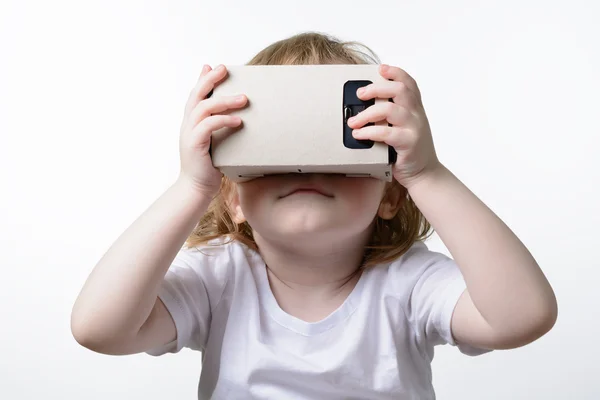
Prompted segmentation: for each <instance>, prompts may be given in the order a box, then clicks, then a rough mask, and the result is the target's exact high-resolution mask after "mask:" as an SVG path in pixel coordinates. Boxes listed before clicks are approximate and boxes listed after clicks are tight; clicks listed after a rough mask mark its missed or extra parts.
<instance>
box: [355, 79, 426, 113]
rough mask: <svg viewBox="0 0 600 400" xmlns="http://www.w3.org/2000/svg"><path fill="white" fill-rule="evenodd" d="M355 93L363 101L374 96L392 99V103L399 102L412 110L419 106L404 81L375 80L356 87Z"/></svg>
mask: <svg viewBox="0 0 600 400" xmlns="http://www.w3.org/2000/svg"><path fill="white" fill-rule="evenodd" d="M356 94H357V96H358V98H359V99H361V100H364V101H366V100H370V99H375V98H380V99H392V101H393V102H394V103H396V104H400V105H401V106H403V107H405V108H408V109H413V110H414V109H416V108H417V107H418V106H419V101H418V99H417V98H416V96H415V94H414V93H413V92H412V91H410V89H409V88H408V86H406V85H405V84H404V82H397V81H381V82H375V83H371V84H370V85H367V86H364V87H362V88H360V89H358V91H357V92H356Z"/></svg>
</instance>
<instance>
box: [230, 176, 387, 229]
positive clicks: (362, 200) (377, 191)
mask: <svg viewBox="0 0 600 400" xmlns="http://www.w3.org/2000/svg"><path fill="white" fill-rule="evenodd" d="M311 186H312V187H315V188H317V189H318V190H320V191H322V192H323V194H321V193H318V192H310V191H299V192H295V193H292V192H293V191H294V190H295V189H298V188H302V187H311ZM385 187H386V183H385V182H384V181H381V180H378V179H374V178H354V177H352V178H349V177H346V176H344V175H339V174H285V175H269V176H265V177H263V178H257V179H253V180H251V181H248V182H244V183H239V184H238V185H237V194H236V195H235V196H234V198H235V199H234V201H233V202H232V204H231V205H232V208H233V211H234V213H235V217H234V219H235V220H236V222H238V223H240V222H243V221H248V223H249V224H250V226H251V227H252V229H253V230H255V231H256V232H258V233H260V235H261V236H262V237H265V238H273V239H309V238H310V239H318V238H319V237H321V238H327V239H328V240H331V239H332V238H336V239H338V238H339V239H344V238H348V237H353V236H357V235H360V234H364V233H365V231H367V230H369V229H370V228H371V226H372V225H371V224H372V222H373V221H374V218H375V216H376V215H377V214H378V211H379V212H380V211H381V210H380V204H381V201H382V197H383V195H384V189H385Z"/></svg>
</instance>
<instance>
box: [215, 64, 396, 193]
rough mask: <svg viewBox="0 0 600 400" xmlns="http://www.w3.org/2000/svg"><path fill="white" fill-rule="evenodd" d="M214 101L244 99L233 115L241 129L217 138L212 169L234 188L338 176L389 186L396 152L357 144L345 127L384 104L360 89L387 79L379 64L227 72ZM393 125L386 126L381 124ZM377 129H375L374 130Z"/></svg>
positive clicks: (227, 130)
mask: <svg viewBox="0 0 600 400" xmlns="http://www.w3.org/2000/svg"><path fill="white" fill-rule="evenodd" d="M227 69H228V71H229V74H228V76H227V77H226V78H225V79H224V80H223V82H221V83H219V84H218V86H216V87H215V88H214V90H213V92H212V93H211V96H212V97H220V96H232V95H238V94H245V95H246V96H247V97H248V104H247V105H246V107H245V108H243V109H236V110H229V111H228V112H226V113H227V114H233V115H238V116H239V117H240V118H241V119H242V125H241V126H240V127H237V128H222V129H219V130H217V131H215V132H213V135H212V139H211V149H210V151H211V157H212V162H213V166H214V167H215V168H218V169H219V170H220V171H221V172H222V173H223V174H224V175H225V176H227V177H228V178H229V179H231V180H232V181H234V182H244V181H248V180H251V179H254V178H257V177H261V176H264V175H269V174H285V173H334V174H344V175H347V176H360V177H372V178H377V179H381V180H385V181H388V182H390V181H391V180H392V179H393V176H392V164H393V163H394V162H395V157H396V153H395V151H394V149H393V148H391V147H390V146H388V145H387V144H385V143H379V142H373V141H370V140H356V139H354V137H353V136H352V129H351V128H349V127H348V125H347V123H346V121H347V120H348V118H350V117H351V116H354V115H356V114H358V113H359V112H361V111H363V110H364V109H365V108H367V107H369V106H371V105H373V104H376V103H378V102H382V101H388V100H384V99H373V100H370V101H362V100H360V99H359V98H358V97H357V96H356V91H357V89H358V88H360V87H363V86H366V85H368V84H370V83H372V82H377V81H380V80H384V79H385V78H383V77H382V76H381V75H380V74H379V70H378V69H379V66H378V65H276V66H227ZM380 124H383V125H387V122H386V121H381V122H378V123H376V125H380ZM369 125H372V124H369Z"/></svg>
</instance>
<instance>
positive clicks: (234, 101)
mask: <svg viewBox="0 0 600 400" xmlns="http://www.w3.org/2000/svg"><path fill="white" fill-rule="evenodd" d="M247 102H248V98H247V97H246V96H245V95H243V94H242V95H239V96H226V97H218V98H215V97H213V98H210V99H206V100H202V101H201V102H200V103H198V105H197V106H196V107H195V108H194V109H193V110H192V112H191V113H190V118H189V119H190V123H192V124H193V125H196V124H198V123H199V122H200V121H202V120H203V119H204V118H206V117H208V116H210V115H212V114H217V113H220V112H223V111H227V110H229V109H236V108H241V107H244V106H245V105H246V103H247Z"/></svg>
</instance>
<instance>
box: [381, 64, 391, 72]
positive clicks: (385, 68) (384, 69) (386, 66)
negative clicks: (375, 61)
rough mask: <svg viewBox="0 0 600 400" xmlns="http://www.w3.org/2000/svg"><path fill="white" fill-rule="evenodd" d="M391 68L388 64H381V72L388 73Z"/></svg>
mask: <svg viewBox="0 0 600 400" xmlns="http://www.w3.org/2000/svg"><path fill="white" fill-rule="evenodd" d="M389 67H390V66H389V65H387V64H381V70H382V71H383V72H385V71H387V69H388V68H389Z"/></svg>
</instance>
